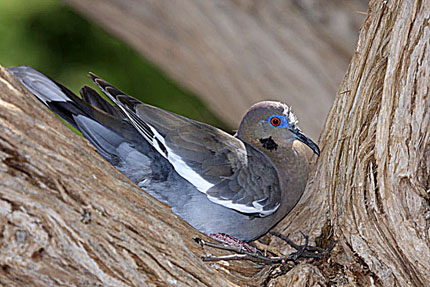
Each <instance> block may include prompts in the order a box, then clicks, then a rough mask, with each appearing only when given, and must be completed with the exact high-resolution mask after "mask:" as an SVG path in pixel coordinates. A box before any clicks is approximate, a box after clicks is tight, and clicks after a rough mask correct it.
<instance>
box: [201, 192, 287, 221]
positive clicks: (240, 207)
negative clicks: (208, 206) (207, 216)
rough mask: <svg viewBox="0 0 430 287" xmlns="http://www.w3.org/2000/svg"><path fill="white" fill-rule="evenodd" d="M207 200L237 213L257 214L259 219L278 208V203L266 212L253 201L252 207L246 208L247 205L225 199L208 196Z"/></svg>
mask: <svg viewBox="0 0 430 287" xmlns="http://www.w3.org/2000/svg"><path fill="white" fill-rule="evenodd" d="M208 198H209V200H210V201H212V202H214V203H217V204H220V205H223V206H225V207H227V208H231V209H234V210H237V211H239V212H243V213H258V215H259V216H261V217H265V216H268V215H270V214H272V213H273V212H275V211H276V210H277V209H278V207H279V203H278V204H277V205H275V206H274V207H273V208H271V209H268V210H264V209H263V206H262V205H261V204H259V203H258V201H254V202H252V205H253V206H248V205H244V204H240V203H234V202H233V201H231V200H227V199H224V200H223V199H219V198H216V197H213V196H210V195H208Z"/></svg>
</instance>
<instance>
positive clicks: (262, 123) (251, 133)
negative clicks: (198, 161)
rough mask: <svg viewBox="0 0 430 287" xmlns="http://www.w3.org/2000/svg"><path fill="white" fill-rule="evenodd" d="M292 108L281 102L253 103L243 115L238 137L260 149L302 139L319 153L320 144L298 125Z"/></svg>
mask: <svg viewBox="0 0 430 287" xmlns="http://www.w3.org/2000/svg"><path fill="white" fill-rule="evenodd" d="M297 122H298V121H297V118H296V116H295V115H294V114H293V113H292V111H291V108H290V107H288V106H287V105H285V104H283V103H280V102H272V101H264V102H259V103H257V104H255V105H253V106H252V107H251V108H250V109H249V110H248V112H247V113H246V115H245V116H244V117H243V119H242V122H241V123H240V127H239V129H238V131H237V137H238V138H240V139H241V140H243V141H245V142H248V143H250V144H252V145H254V146H257V147H259V148H260V149H262V148H266V149H268V150H276V149H277V148H278V146H279V145H290V146H291V145H292V143H293V141H294V140H298V141H301V142H302V143H304V144H306V145H307V146H308V147H309V148H311V149H312V150H313V152H314V153H316V154H317V155H319V153H320V150H319V148H318V146H317V145H316V144H315V143H314V142H313V141H312V140H311V139H310V138H308V137H307V136H306V135H305V134H304V133H302V131H301V130H300V129H299V127H298V126H297Z"/></svg>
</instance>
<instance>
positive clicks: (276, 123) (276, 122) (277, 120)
mask: <svg viewBox="0 0 430 287" xmlns="http://www.w3.org/2000/svg"><path fill="white" fill-rule="evenodd" d="M270 123H271V124H272V126H274V127H279V125H280V124H281V119H280V118H278V117H273V118H271V119H270Z"/></svg>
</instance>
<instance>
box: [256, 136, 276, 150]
mask: <svg viewBox="0 0 430 287" xmlns="http://www.w3.org/2000/svg"><path fill="white" fill-rule="evenodd" d="M260 142H261V144H262V145H263V147H264V148H265V149H268V150H270V151H273V150H276V149H278V144H277V143H275V141H274V140H273V139H272V137H268V138H265V139H260Z"/></svg>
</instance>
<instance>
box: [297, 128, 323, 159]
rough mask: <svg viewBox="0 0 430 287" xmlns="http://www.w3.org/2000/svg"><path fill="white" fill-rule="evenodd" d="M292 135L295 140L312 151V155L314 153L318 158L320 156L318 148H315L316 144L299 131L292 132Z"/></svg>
mask: <svg viewBox="0 0 430 287" xmlns="http://www.w3.org/2000/svg"><path fill="white" fill-rule="evenodd" d="M293 133H294V134H295V135H296V138H297V139H298V140H299V141H301V142H302V143H304V144H305V145H307V146H308V147H310V148H311V150H313V152H314V153H316V154H317V155H318V156H319V155H320V148H319V147H318V146H317V144H316V143H314V142H313V141H312V140H311V139H310V138H308V137H307V136H306V135H305V134H304V133H302V131H301V130H299V129H297V130H295V131H293Z"/></svg>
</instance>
